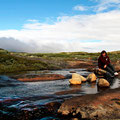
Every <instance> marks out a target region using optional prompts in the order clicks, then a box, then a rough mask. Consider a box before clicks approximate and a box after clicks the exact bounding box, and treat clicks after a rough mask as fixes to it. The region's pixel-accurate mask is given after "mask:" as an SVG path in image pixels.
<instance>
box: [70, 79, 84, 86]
mask: <svg viewBox="0 0 120 120" xmlns="http://www.w3.org/2000/svg"><path fill="white" fill-rule="evenodd" d="M69 82H70V84H71V85H81V83H82V81H81V80H80V79H77V78H75V79H70V80H69Z"/></svg>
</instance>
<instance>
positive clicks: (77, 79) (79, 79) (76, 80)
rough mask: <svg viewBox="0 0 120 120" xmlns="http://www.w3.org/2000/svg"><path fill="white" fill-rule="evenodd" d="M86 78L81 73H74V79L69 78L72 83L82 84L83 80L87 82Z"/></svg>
mask: <svg viewBox="0 0 120 120" xmlns="http://www.w3.org/2000/svg"><path fill="white" fill-rule="evenodd" d="M85 81H86V78H85V77H83V76H81V75H80V74H77V73H73V74H72V79H70V80H69V82H70V84H74V85H77V84H78V85H80V84H81V83H82V82H85Z"/></svg>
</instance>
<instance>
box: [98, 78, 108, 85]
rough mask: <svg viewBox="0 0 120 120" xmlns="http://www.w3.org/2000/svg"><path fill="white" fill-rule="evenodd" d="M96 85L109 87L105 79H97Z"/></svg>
mask: <svg viewBox="0 0 120 120" xmlns="http://www.w3.org/2000/svg"><path fill="white" fill-rule="evenodd" d="M98 86H99V87H109V86H110V83H109V82H108V81H107V80H106V79H103V78H102V79H99V81H98Z"/></svg>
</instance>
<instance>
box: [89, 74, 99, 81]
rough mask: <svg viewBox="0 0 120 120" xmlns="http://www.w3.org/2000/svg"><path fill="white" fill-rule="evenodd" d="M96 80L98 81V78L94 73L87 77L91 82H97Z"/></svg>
mask: <svg viewBox="0 0 120 120" xmlns="http://www.w3.org/2000/svg"><path fill="white" fill-rule="evenodd" d="M96 80H97V77H96V75H95V74H94V73H91V74H89V75H88V77H87V81H89V82H95V81H96Z"/></svg>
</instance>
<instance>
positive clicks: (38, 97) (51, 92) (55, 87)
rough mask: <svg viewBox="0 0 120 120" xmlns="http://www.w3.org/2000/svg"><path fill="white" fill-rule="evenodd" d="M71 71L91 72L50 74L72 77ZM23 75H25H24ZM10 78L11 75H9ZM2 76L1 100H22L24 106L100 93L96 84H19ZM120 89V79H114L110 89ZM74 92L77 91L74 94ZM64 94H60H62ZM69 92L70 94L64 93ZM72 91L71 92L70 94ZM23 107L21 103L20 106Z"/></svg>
mask: <svg viewBox="0 0 120 120" xmlns="http://www.w3.org/2000/svg"><path fill="white" fill-rule="evenodd" d="M69 71H76V72H77V73H79V74H81V75H83V76H87V75H88V74H89V72H87V71H85V70H84V69H66V70H56V71H49V73H48V74H51V73H55V74H62V75H71V74H72V73H70V72H69ZM40 73H41V71H38V72H35V71H32V72H27V73H25V74H30V75H31V74H32V75H34V74H40ZM22 74H23V73H22ZM8 76H9V75H8ZM8 76H5V75H1V76H0V100H1V101H2V100H6V99H18V98H19V99H22V100H23V101H24V104H26V103H27V104H28V103H29V104H34V105H43V104H46V103H49V102H52V101H62V100H64V99H67V98H70V97H72V96H80V95H83V94H95V93H98V92H99V89H98V87H97V84H96V83H92V84H90V83H88V82H86V83H83V84H82V85H79V86H70V85H69V79H65V80H57V81H45V82H24V83H23V82H19V81H17V80H15V79H11V78H10V77H8ZM118 87H120V79H117V78H116V79H114V80H113V83H112V85H111V87H110V89H114V88H118ZM74 90H76V91H75V92H74ZM62 91H63V93H60V92H62ZM64 91H68V93H64ZM69 91H70V92H69ZM57 93H58V94H57ZM22 100H21V101H22ZM21 104H22V105H23V102H22V103H19V105H18V106H20V105H21Z"/></svg>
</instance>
